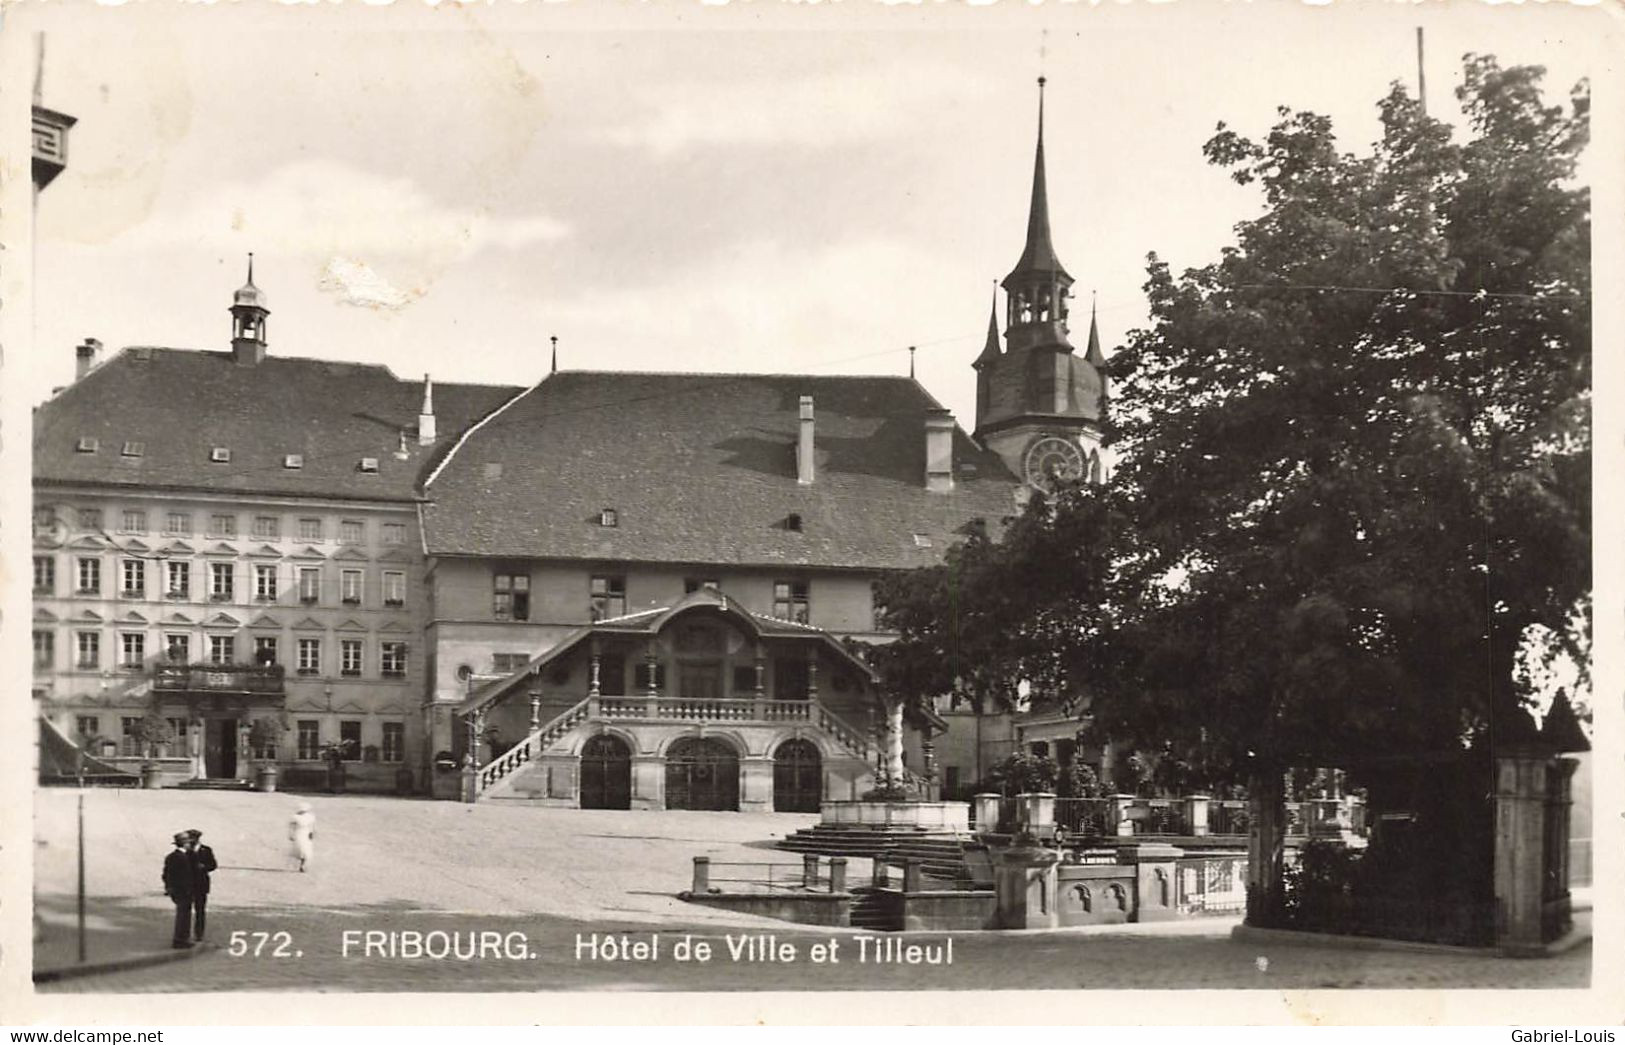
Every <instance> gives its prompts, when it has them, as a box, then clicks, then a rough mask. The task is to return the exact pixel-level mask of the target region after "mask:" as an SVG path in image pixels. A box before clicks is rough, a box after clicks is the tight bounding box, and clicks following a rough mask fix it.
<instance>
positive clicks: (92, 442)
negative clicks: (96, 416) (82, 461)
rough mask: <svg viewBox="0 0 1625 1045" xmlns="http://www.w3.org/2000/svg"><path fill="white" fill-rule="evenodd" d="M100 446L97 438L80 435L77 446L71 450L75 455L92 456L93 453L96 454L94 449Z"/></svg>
mask: <svg viewBox="0 0 1625 1045" xmlns="http://www.w3.org/2000/svg"><path fill="white" fill-rule="evenodd" d="M100 445H101V443H100V441H99V440H97V438H96V437H95V436H93V435H82V436H80V437H79V442H78V444H77V445H76V446H74V448H73V449H74V452H75V453H81V454H93V453H95V452H96V448H97V447H98V446H100Z"/></svg>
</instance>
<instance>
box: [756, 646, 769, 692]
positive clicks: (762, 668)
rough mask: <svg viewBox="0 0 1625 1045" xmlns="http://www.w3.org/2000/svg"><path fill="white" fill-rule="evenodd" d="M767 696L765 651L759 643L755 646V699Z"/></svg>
mask: <svg viewBox="0 0 1625 1045" xmlns="http://www.w3.org/2000/svg"><path fill="white" fill-rule="evenodd" d="M765 696H767V653H766V651H764V650H763V649H762V647H761V646H760V645H758V646H757V647H756V699H757V700H761V699H762V698H763V697H765Z"/></svg>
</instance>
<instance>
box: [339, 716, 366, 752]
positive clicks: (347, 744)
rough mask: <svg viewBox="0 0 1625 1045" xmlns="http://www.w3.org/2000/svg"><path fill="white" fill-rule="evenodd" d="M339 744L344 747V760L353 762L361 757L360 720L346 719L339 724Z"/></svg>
mask: <svg viewBox="0 0 1625 1045" xmlns="http://www.w3.org/2000/svg"><path fill="white" fill-rule="evenodd" d="M339 743H340V744H342V745H343V746H344V760H345V761H346V762H354V761H355V760H356V759H358V758H360V757H361V720H360V719H356V718H347V719H344V720H342V721H341V722H339Z"/></svg>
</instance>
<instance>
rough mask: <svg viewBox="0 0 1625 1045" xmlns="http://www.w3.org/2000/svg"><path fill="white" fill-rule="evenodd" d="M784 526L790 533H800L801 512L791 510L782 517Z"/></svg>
mask: <svg viewBox="0 0 1625 1045" xmlns="http://www.w3.org/2000/svg"><path fill="white" fill-rule="evenodd" d="M784 528H785V529H786V530H789V531H790V532H791V533H800V532H801V513H800V512H791V513H790V514H789V515H787V516H785V517H784Z"/></svg>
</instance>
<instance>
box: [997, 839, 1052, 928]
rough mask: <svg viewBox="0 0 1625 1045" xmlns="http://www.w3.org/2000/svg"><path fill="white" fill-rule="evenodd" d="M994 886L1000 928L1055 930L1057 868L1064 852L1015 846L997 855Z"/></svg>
mask: <svg viewBox="0 0 1625 1045" xmlns="http://www.w3.org/2000/svg"><path fill="white" fill-rule="evenodd" d="M993 859H994V869H993V885H994V891H995V896H996V901H995V902H996V903H997V907H998V915H997V917H998V926H999V928H1001V929H1053V928H1055V927H1056V926H1057V925H1059V924H1060V919H1059V916H1058V915H1057V913H1056V909H1055V905H1056V901H1057V898H1056V878H1057V876H1056V871H1055V865H1056V864H1058V863H1060V862H1061V854H1060V853H1058V852H1056V851H1055V850H1054V849H1044V848H1041V847H1039V846H1012V847H1011V848H1009V849H1001V850H998V851H997V852H996V853H995V854H994V857H993Z"/></svg>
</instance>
